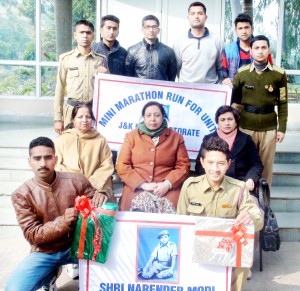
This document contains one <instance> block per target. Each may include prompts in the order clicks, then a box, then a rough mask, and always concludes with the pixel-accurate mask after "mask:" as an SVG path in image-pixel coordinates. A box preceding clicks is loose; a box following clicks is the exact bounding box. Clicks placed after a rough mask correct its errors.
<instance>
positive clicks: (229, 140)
mask: <svg viewBox="0 0 300 291" xmlns="http://www.w3.org/2000/svg"><path fill="white" fill-rule="evenodd" d="M217 134H218V136H219V137H220V138H222V139H224V140H225V141H226V142H227V143H228V146H229V150H230V151H231V149H232V146H233V143H234V140H235V137H236V135H237V128H236V129H235V130H233V131H232V132H230V133H228V134H225V133H224V132H222V131H221V130H220V129H217Z"/></svg>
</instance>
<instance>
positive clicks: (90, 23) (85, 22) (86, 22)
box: [74, 19, 95, 32]
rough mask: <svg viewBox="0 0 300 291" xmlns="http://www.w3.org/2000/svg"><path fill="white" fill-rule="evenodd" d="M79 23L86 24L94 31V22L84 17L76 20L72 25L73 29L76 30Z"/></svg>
mask: <svg viewBox="0 0 300 291" xmlns="http://www.w3.org/2000/svg"><path fill="white" fill-rule="evenodd" d="M81 24H83V25H85V26H88V27H89V28H90V29H91V30H92V31H93V32H94V31H95V28H94V24H93V23H92V22H90V21H89V20H86V19H81V20H78V21H77V22H76V23H75V25H74V31H76V26H78V25H81Z"/></svg>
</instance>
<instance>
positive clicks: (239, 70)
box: [238, 65, 251, 73]
mask: <svg viewBox="0 0 300 291" xmlns="http://www.w3.org/2000/svg"><path fill="white" fill-rule="evenodd" d="M250 66H251V65H246V66H242V67H240V68H239V69H238V72H239V73H240V72H244V71H247V70H248V71H249V70H250Z"/></svg>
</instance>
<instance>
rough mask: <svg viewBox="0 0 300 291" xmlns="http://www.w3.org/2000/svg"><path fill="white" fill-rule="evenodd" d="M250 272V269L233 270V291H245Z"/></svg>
mask: <svg viewBox="0 0 300 291" xmlns="http://www.w3.org/2000/svg"><path fill="white" fill-rule="evenodd" d="M249 270H250V269H249V268H232V275H231V291H242V290H243V287H244V285H245V282H246V281H247V277H248V273H249Z"/></svg>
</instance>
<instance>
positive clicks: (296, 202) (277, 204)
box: [270, 187, 300, 212]
mask: <svg viewBox="0 0 300 291" xmlns="http://www.w3.org/2000/svg"><path fill="white" fill-rule="evenodd" d="M270 205H271V208H272V209H273V211H275V212H298V211H299V210H300V187H272V189H271V202H270Z"/></svg>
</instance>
